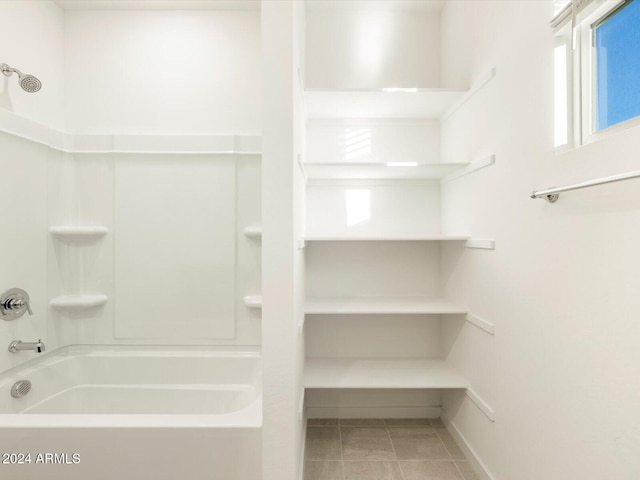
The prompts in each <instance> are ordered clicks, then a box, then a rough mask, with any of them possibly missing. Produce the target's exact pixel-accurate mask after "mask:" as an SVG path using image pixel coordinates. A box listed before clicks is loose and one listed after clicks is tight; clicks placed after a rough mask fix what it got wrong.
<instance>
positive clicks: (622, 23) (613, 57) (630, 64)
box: [594, 0, 640, 131]
mask: <svg viewBox="0 0 640 480" xmlns="http://www.w3.org/2000/svg"><path fill="white" fill-rule="evenodd" d="M594 35H595V42H594V43H595V57H596V59H595V64H596V71H595V75H596V90H595V94H596V101H595V103H596V108H595V121H596V125H595V129H596V131H598V130H602V129H603V128H607V127H610V126H611V125H615V124H617V123H620V122H624V121H625V120H629V119H630V118H633V117H637V116H638V115H640V0H631V1H627V2H625V3H624V4H623V5H622V6H621V7H620V8H618V9H617V10H615V11H614V12H613V13H612V14H611V15H608V16H607V17H606V18H604V19H603V20H602V21H600V22H599V23H597V24H596V25H595V26H594Z"/></svg>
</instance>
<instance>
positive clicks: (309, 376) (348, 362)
mask: <svg viewBox="0 0 640 480" xmlns="http://www.w3.org/2000/svg"><path fill="white" fill-rule="evenodd" d="M303 383H304V387H305V388H463V389H466V388H468V387H469V382H468V381H467V380H466V379H465V378H464V377H462V376H461V375H460V374H459V373H458V372H457V371H456V370H455V369H454V368H452V367H451V366H450V365H448V364H447V363H446V362H444V361H442V360H427V359H421V358H387V359H355V358H307V360H306V362H305V371H304V379H303Z"/></svg>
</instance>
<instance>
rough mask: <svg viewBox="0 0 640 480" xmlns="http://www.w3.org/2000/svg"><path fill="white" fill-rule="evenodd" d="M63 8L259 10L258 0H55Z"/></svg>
mask: <svg viewBox="0 0 640 480" xmlns="http://www.w3.org/2000/svg"><path fill="white" fill-rule="evenodd" d="M55 2H56V3H57V4H58V5H59V6H60V7H62V8H63V9H64V10H260V0H55Z"/></svg>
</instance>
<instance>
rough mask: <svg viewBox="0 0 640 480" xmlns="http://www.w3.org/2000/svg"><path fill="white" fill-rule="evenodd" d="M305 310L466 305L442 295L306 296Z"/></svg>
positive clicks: (448, 309) (455, 309) (455, 310)
mask: <svg viewBox="0 0 640 480" xmlns="http://www.w3.org/2000/svg"><path fill="white" fill-rule="evenodd" d="M305 313H306V314H312V315H349V314H362V315H367V314H400V315H403V314H408V315H410V314H432V315H439V314H442V315H450V314H466V313H467V309H466V308H464V307H461V306H460V305H456V304H455V303H452V302H450V301H448V300H446V299H444V298H426V297H309V298H307V300H306V301H305Z"/></svg>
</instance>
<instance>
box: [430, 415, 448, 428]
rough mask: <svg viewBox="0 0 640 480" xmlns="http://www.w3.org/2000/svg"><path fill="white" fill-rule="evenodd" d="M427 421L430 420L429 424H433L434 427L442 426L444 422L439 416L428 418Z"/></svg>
mask: <svg viewBox="0 0 640 480" xmlns="http://www.w3.org/2000/svg"><path fill="white" fill-rule="evenodd" d="M429 421H430V422H431V425H433V426H434V427H444V423H442V419H441V418H440V417H438V418H430V419H429Z"/></svg>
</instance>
